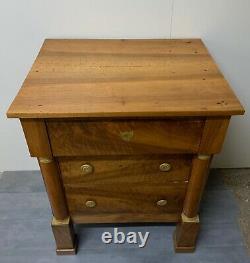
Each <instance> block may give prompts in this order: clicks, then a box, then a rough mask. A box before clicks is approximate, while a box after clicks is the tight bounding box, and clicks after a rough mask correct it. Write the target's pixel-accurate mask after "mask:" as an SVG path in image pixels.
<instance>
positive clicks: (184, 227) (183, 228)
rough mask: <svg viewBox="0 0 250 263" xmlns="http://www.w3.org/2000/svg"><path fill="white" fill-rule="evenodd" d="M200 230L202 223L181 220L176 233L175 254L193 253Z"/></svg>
mask: <svg viewBox="0 0 250 263" xmlns="http://www.w3.org/2000/svg"><path fill="white" fill-rule="evenodd" d="M199 229H200V222H199V221H197V222H186V221H183V219H182V220H181V222H179V223H178V224H177V226H176V230H175V233H174V246H175V252H193V251H194V250H195V245H196V240H197V236H198V233H199Z"/></svg>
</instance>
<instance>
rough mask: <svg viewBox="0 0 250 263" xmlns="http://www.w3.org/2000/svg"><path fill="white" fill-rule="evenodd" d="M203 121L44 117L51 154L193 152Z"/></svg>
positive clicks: (195, 150) (196, 148)
mask: <svg viewBox="0 0 250 263" xmlns="http://www.w3.org/2000/svg"><path fill="white" fill-rule="evenodd" d="M203 124H204V121H203V120H198V119H187V120H186V119H178V120H169V119H168V120H126V121H83V120H79V121H78V120H48V121H47V129H48V134H49V138H50V143H51V147H52V152H53V155H54V156H92V155H95V156H97V155H133V154H163V153H195V152H197V151H198V147H199V143H200V139H201V134H202V129H203Z"/></svg>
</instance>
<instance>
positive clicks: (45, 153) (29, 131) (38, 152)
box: [20, 119, 52, 158]
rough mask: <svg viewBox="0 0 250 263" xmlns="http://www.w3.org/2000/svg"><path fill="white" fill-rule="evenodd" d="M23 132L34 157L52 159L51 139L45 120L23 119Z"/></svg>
mask: <svg viewBox="0 0 250 263" xmlns="http://www.w3.org/2000/svg"><path fill="white" fill-rule="evenodd" d="M20 121H21V124H22V128H23V132H24V135H25V138H26V142H27V145H28V147H29V152H30V155H31V156H32V157H47V158H51V157H52V153H51V149H50V143H49V138H48V134H47V130H46V124H45V121H44V120H43V119H21V120H20Z"/></svg>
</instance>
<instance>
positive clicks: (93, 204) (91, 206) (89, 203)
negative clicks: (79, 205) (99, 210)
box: [85, 200, 96, 208]
mask: <svg viewBox="0 0 250 263" xmlns="http://www.w3.org/2000/svg"><path fill="white" fill-rule="evenodd" d="M85 205H86V207H89V208H93V207H96V202H95V201H93V200H89V201H86V203H85Z"/></svg>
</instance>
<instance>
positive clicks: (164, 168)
mask: <svg viewBox="0 0 250 263" xmlns="http://www.w3.org/2000/svg"><path fill="white" fill-rule="evenodd" d="M159 168H160V171H162V172H168V171H170V170H171V164H169V163H162V164H160V167H159Z"/></svg>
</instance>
